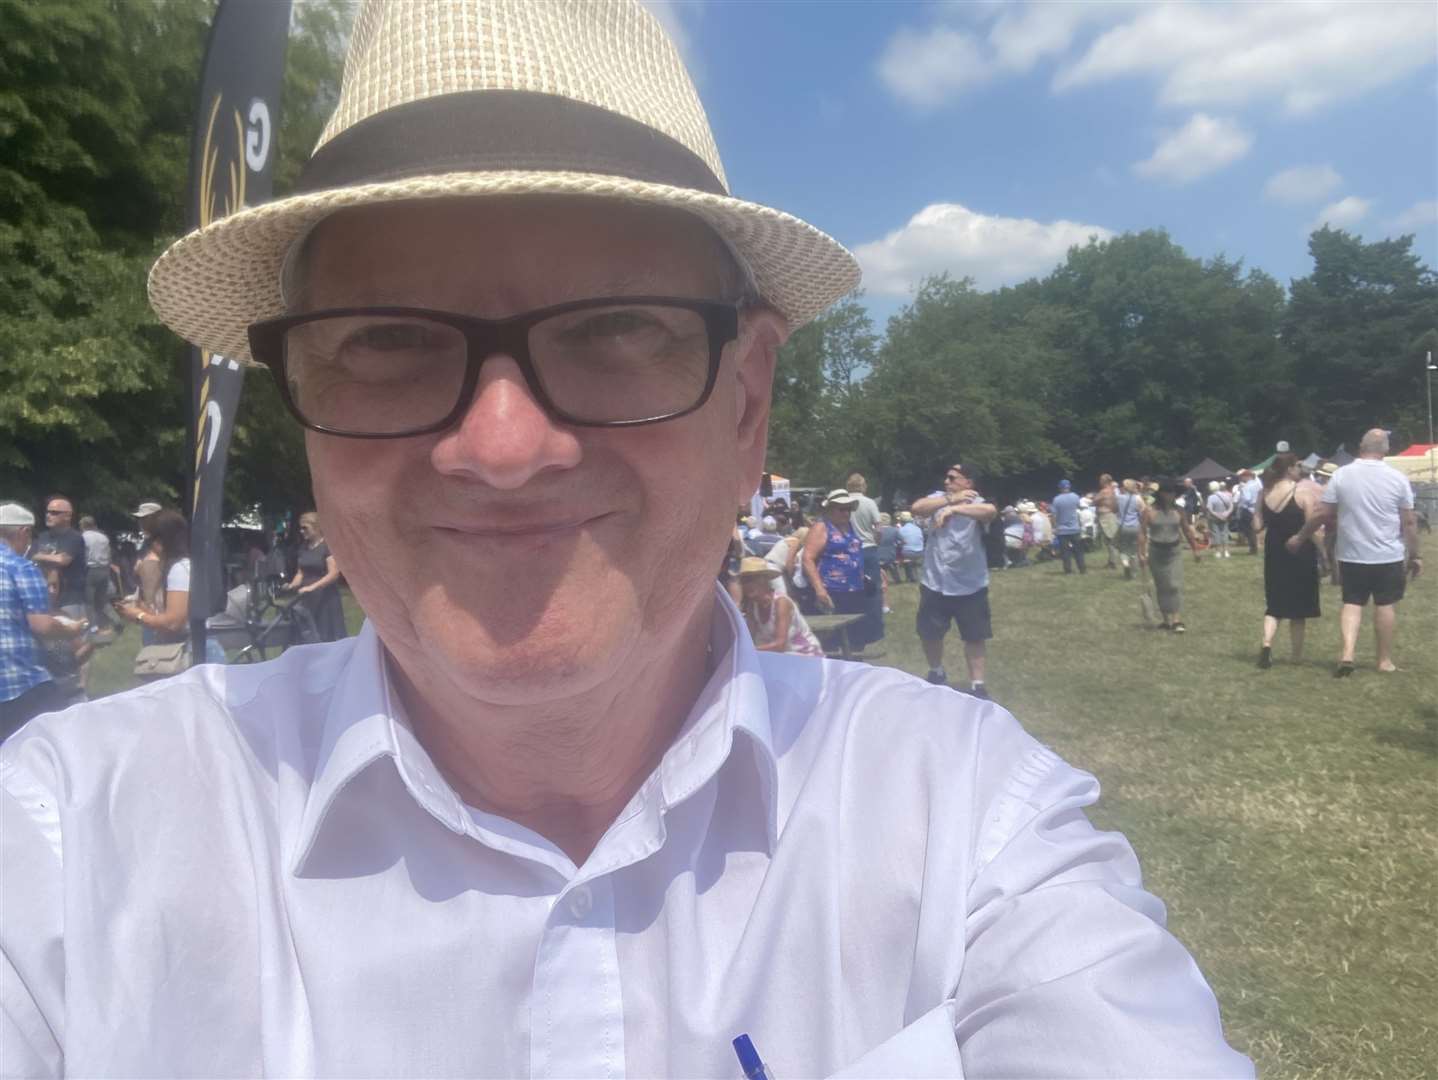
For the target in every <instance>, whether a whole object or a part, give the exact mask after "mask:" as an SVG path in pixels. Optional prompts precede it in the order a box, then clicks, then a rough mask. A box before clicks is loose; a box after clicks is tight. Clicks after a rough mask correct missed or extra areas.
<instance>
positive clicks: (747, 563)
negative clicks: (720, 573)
mask: <svg viewBox="0 0 1438 1080" xmlns="http://www.w3.org/2000/svg"><path fill="white" fill-rule="evenodd" d="M780 573H781V571H779V570H776V569H775V568H774V567H772V566H770V565H769V564H768V563H766V562H765V561H764V560H763V559H761V558H759V557H758V556H757V555H746V556H744V558H743V559H741V560H740V561H739V576H740V577H741V578H746V577H762V578H776V577H778V576H779V575H780Z"/></svg>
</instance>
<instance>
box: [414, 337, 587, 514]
mask: <svg viewBox="0 0 1438 1080" xmlns="http://www.w3.org/2000/svg"><path fill="white" fill-rule="evenodd" d="M581 456H582V455H581V452H580V445H579V440H578V439H577V438H576V437H575V434H574V432H573V431H572V430H571V429H570V428H568V427H566V426H565V425H563V424H561V423H559V422H557V421H555V420H553V419H552V418H551V417H550V416H549V414H548V413H547V412H545V410H544V406H542V405H541V404H540V403H539V402H538V401H537V400H535V397H534V395H533V393H531V392H530V389H529V384H528V383H527V382H525V380H524V373H523V372H522V371H520V369H519V365H518V364H517V363H515V361H514V359H513V358H512V357H509V356H504V355H495V356H491V357H488V358H487V359H486V360H485V362H484V366H483V367H481V368H480V372H479V383H478V385H477V386H476V387H475V390H474V397H473V399H472V400H471V401H470V403H469V408H468V409H467V410H466V411H465V414H464V416H463V417H462V418H461V419H460V422H459V424H458V425H456V426H455V427H453V428H451V429H450V430H449V431H447V432H445V433H444V434H443V435H442V436H441V437H440V440H439V442H438V443H436V444H435V447H434V449H433V450H432V451H431V453H430V460H431V461H432V462H433V463H434V467H435V469H436V470H437V471H438V472H440V473H443V474H444V475H446V476H454V477H459V478H463V479H469V480H477V481H479V482H481V483H483V484H487V485H489V486H490V487H494V488H499V489H501V490H506V491H508V490H513V489H515V488H519V487H523V486H524V485H525V484H526V483H528V482H529V481H530V480H531V479H532V478H533V477H534V476H536V475H537V474H539V473H541V472H544V471H545V470H547V469H571V468H573V467H574V466H575V465H577V464H579V460H580V457H581Z"/></svg>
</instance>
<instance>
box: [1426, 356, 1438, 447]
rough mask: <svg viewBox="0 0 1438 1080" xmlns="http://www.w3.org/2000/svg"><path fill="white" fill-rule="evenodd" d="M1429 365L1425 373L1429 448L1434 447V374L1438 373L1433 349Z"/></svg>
mask: <svg viewBox="0 0 1438 1080" xmlns="http://www.w3.org/2000/svg"><path fill="white" fill-rule="evenodd" d="M1427 364H1428V370H1427V371H1426V372H1425V374H1426V375H1427V376H1428V445H1429V446H1432V445H1433V373H1434V372H1435V371H1438V365H1435V364H1434V363H1433V351H1432V350H1431V349H1430V350H1429V351H1428V360H1427Z"/></svg>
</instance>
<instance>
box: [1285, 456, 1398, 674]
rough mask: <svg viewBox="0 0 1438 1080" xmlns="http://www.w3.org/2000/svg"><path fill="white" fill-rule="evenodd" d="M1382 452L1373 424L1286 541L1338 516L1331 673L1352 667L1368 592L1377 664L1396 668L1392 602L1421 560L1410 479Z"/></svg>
mask: <svg viewBox="0 0 1438 1080" xmlns="http://www.w3.org/2000/svg"><path fill="white" fill-rule="evenodd" d="M1387 453H1388V433H1387V432H1386V431H1384V430H1382V429H1381V428H1374V429H1373V430H1372V431H1369V432H1368V433H1367V434H1366V435H1364V436H1363V441H1362V442H1361V443H1360V444H1359V447H1358V457H1357V459H1356V460H1354V461H1353V462H1351V463H1350V464H1348V465H1345V466H1343V468H1341V469H1339V470H1338V471H1337V472H1336V473H1334V474H1333V479H1332V480H1330V481H1329V482H1328V485H1327V486H1326V487H1325V488H1324V489H1323V512H1322V513H1320V514H1315V515H1313V517H1311V518H1309V520H1308V523H1307V524H1306V525H1304V527H1303V529H1302V530H1301V531H1300V532H1299V533H1298V534H1297V535H1296V536H1294V537H1293V538H1292V539H1290V540H1289V541H1288V549H1289V550H1290V551H1296V550H1297V549H1298V547H1299V546H1300V545H1301V544H1302V543H1303V541H1305V540H1307V539H1308V538H1309V537H1310V536H1312V535H1313V534H1314V533H1315V532H1317V531H1318V529H1319V528H1320V527H1321V526H1323V525H1325V524H1331V523H1332V522H1333V521H1335V520H1336V521H1337V523H1338V542H1337V546H1336V552H1337V559H1338V563H1339V568H1340V571H1341V577H1342V581H1343V612H1342V615H1341V616H1340V619H1339V626H1340V629H1341V631H1342V636H1343V653H1342V656H1341V657H1340V658H1339V661H1338V667H1337V668H1335V669H1334V672H1333V674H1334V675H1335V676H1336V677H1339V678H1342V677H1344V676H1347V675H1351V674H1352V673H1353V668H1354V653H1355V650H1356V648H1357V645H1358V628H1359V626H1360V624H1361V622H1362V620H1363V608H1364V606H1365V605H1366V604H1367V603H1368V601H1369V600H1370V599H1371V600H1372V601H1373V630H1374V636H1375V637H1376V639H1377V652H1378V657H1377V666H1378V670H1379V671H1396V670H1397V668H1396V667H1395V665H1394V663H1393V655H1392V653H1393V635H1394V631H1395V629H1396V626H1397V614H1396V613H1395V611H1394V608H1395V607H1396V606H1397V604H1398V601H1400V600H1402V599H1403V593H1404V590H1405V588H1406V585H1407V579H1408V576H1409V575H1410V574H1411V575H1412V576H1413V577H1417V576H1418V574H1419V573H1420V572H1421V570H1422V567H1423V560H1422V558H1421V557H1420V556H1419V554H1418V526H1417V522H1416V519H1415V517H1414V514H1413V487H1412V485H1411V484H1410V483H1409V482H1408V478H1407V477H1406V476H1404V475H1403V474H1402V473H1401V472H1399V471H1398V470H1397V469H1395V468H1393V466H1391V465H1388V464H1385V463H1384V461H1383V458H1384V456H1385V455H1386V454H1387Z"/></svg>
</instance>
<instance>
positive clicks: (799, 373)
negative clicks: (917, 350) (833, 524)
mask: <svg viewBox="0 0 1438 1080" xmlns="http://www.w3.org/2000/svg"><path fill="white" fill-rule="evenodd" d="M876 356H877V352H876V339H875V335H874V326H873V322H872V321H871V320H870V318H869V314H868V312H867V311H865V309H864V307H863V305H862V304H861V303H860V302H859V297H858V296H857V295H851V296H846V297H844V298H843V299H842V300H840V301H839V302H838V303H837V304H835V305H834V306H833V307H831V308H830V309H829V310H828V311H826V312H825V313H824V314H823V315H821V316H819V318H817V319H815V320H814V321H813V322H811V323H809V324H807V325H806V326H802V327H800V328H799V329H798V330H797V331H795V333H794V334H793V336H792V337H790V339H789V340H788V341H787V342H786V343H785V344H784V347H783V348H781V349H780V350H779V359H778V363H777V364H776V366H775V371H774V397H773V408H772V411H771V413H770V417H769V454H768V466H769V469H770V470H771V471H772V472H776V473H779V474H780V475H782V476H787V477H789V478H790V479H792V480H794V481H796V482H797V483H799V484H801V485H804V486H813V487H826V486H828V485H831V484H837V483H840V482H842V480H843V476H840V475H837V474H839V473H840V472H843V473H844V474H845V475H847V471H848V470H847V467H846V464H845V463H846V462H848V461H851V460H852V459H853V456H854V451H855V445H856V444H855V441H854V437H853V433H852V431H851V430H850V428H849V424H848V421H847V418H846V414H845V403H846V402H847V401H848V400H849V399H850V398H851V397H853V396H856V395H860V394H861V393H862V387H863V386H864V379H865V377H866V376H867V375H868V372H869V370H870V369H871V368H872V367H873V366H874V363H875V359H876Z"/></svg>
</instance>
